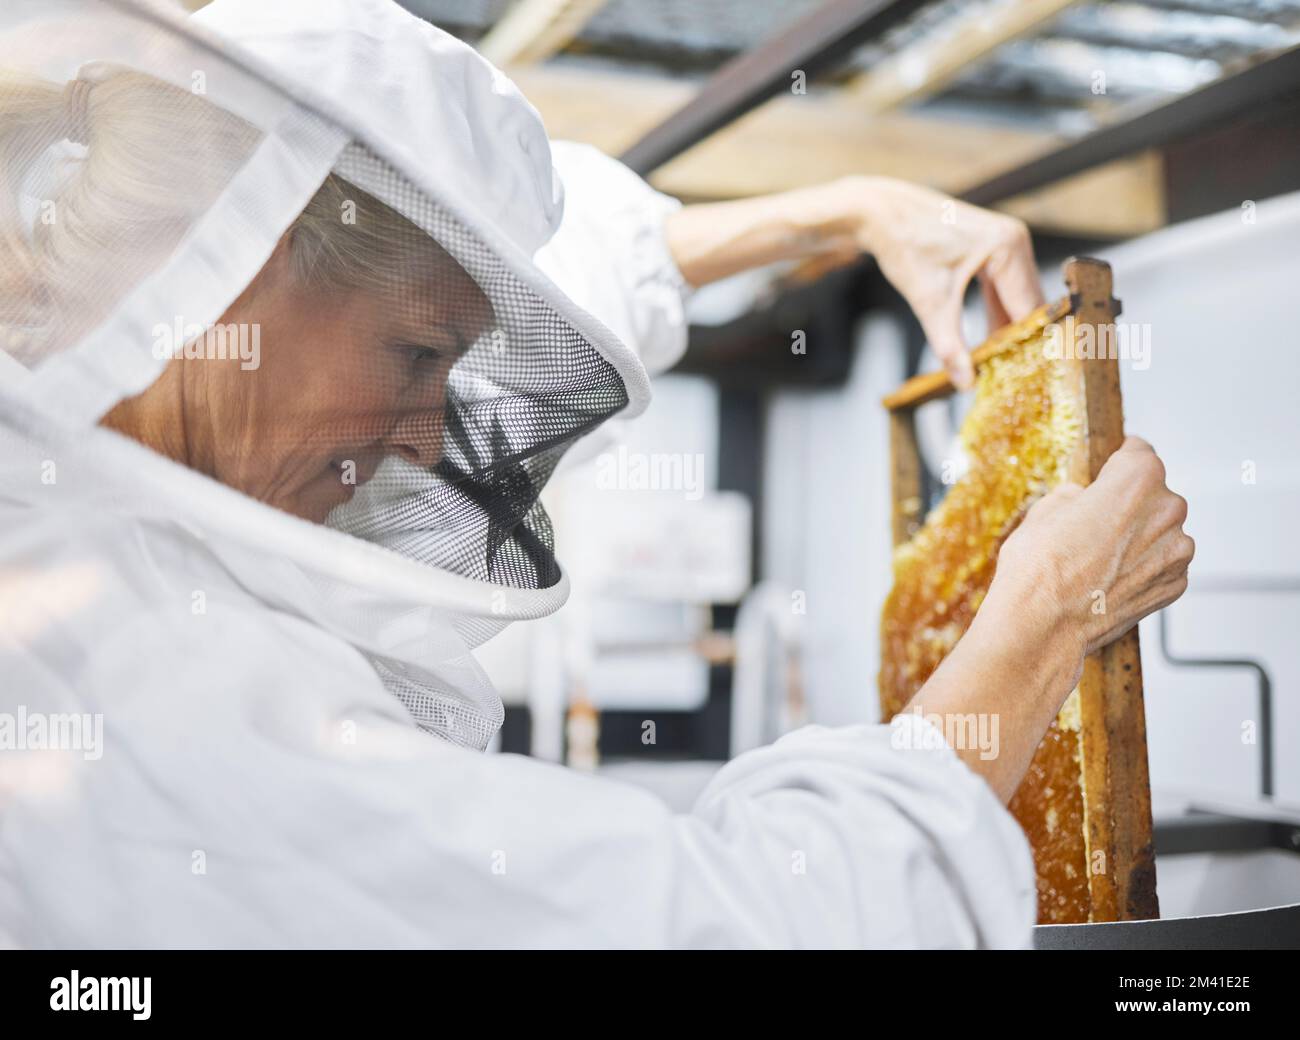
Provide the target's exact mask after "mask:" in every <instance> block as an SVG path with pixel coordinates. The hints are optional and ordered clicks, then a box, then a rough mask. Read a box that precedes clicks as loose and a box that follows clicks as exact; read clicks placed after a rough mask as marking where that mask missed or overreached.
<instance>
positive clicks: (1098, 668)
mask: <svg viewBox="0 0 1300 1040" xmlns="http://www.w3.org/2000/svg"><path fill="white" fill-rule="evenodd" d="M1064 275H1065V283H1066V287H1067V289H1068V290H1069V294H1068V295H1067V296H1065V297H1064V298H1062V299H1060V300H1058V301H1056V302H1055V303H1051V304H1047V305H1045V306H1044V307H1042V308H1039V310H1038V311H1036V312H1035V313H1034V314H1033V315H1031V316H1030V317H1028V318H1026V319H1025V320H1024V321H1022V322H1019V323H1017V324H1015V325H1012V326H1009V327H1008V328H1006V329H1003V330H1001V331H1000V332H998V333H997V334H995V335H994V336H992V337H990V339H989V340H988V341H987V342H985V343H984V344H983V345H982V346H980V347H979V348H978V349H977V350H975V351H974V352H973V361H974V363H975V365H976V367H977V368H978V367H979V366H980V365H982V364H984V363H985V362H987V361H988V359H989V358H991V357H994V356H996V355H998V354H1000V353H1003V352H1004V351H1007V350H1010V349H1012V348H1013V347H1015V346H1016V345H1017V344H1019V343H1023V342H1024V341H1025V339H1026V338H1027V336H1029V335H1033V334H1034V333H1035V332H1036V331H1037V330H1038V329H1041V328H1043V327H1045V326H1046V325H1048V324H1052V323H1055V322H1062V323H1064V324H1065V330H1066V341H1067V342H1075V343H1077V342H1080V341H1081V339H1082V337H1084V336H1091V337H1092V343H1093V344H1094V345H1099V346H1104V345H1106V344H1110V343H1114V334H1115V329H1114V323H1115V318H1116V317H1117V316H1118V314H1119V302H1118V301H1117V300H1115V298H1114V296H1113V295H1112V276H1111V270H1110V266H1109V265H1108V264H1105V263H1103V262H1102V261H1099V260H1092V259H1088V258H1072V259H1070V260H1069V261H1067V262H1066V264H1065V271H1064ZM1076 337H1078V338H1076ZM1066 353H1067V356H1066V357H1065V358H1063V359H1062V360H1061V361H1060V362H1059V363H1061V364H1067V365H1071V366H1073V368H1074V373H1075V375H1076V376H1077V378H1075V377H1073V376H1072V377H1071V378H1070V379H1069V380H1068V385H1071V386H1074V387H1077V392H1078V395H1079V401H1078V404H1079V407H1080V414H1081V415H1085V416H1086V429H1085V432H1084V435H1083V438H1082V440H1081V441H1080V444H1079V448H1078V450H1077V451H1076V453H1075V456H1074V457H1073V458H1072V459H1071V461H1070V470H1069V475H1070V479H1071V480H1074V481H1076V482H1077V483H1080V484H1088V483H1091V482H1092V480H1094V479H1095V478H1096V476H1097V473H1098V472H1099V471H1100V469H1101V467H1102V465H1103V464H1104V463H1105V461H1106V459H1107V458H1109V457H1110V455H1111V453H1112V452H1113V451H1114V450H1115V449H1116V448H1118V447H1119V445H1120V444H1121V443H1122V442H1123V439H1124V415H1123V403H1122V399H1121V395H1120V383H1119V360H1118V357H1117V356H1114V355H1116V354H1117V352H1116V351H1108V350H1097V351H1096V353H1097V355H1098V356H1097V357H1088V358H1079V357H1076V356H1070V355H1071V354H1073V353H1075V352H1073V351H1067V352H1066ZM1107 355H1111V356H1107ZM954 390H955V387H954V386H953V384H952V382H951V380H950V379H949V378H948V376H947V374H946V373H944V372H935V373H928V374H925V375H921V376H916V377H915V378H913V379H910V380H908V381H907V382H906V383H905V384H903V386H902V387H900V388H899V389H898V390H897V391H896V392H895V393H893V394H890V395H889V396H888V397H887V398H885V400H884V404H885V407H886V408H887V409H889V413H890V459H891V473H892V500H893V501H892V516H893V534H894V544H895V545H899V544H901V543H902V542H905V541H907V540H908V539H909V538H910V537H911V536H912V535H913V534H915V533H916V531H917V530H918V529H919V527H920V526H921V523H922V522H923V519H924V502H923V501H922V481H921V471H922V462H921V457H920V452H919V449H918V446H917V440H916V432H915V422H914V419H915V410H916V408H917V407H919V406H920V405H921V404H924V403H925V402H927V401H933V400H937V399H939V398H941V397H944V396H947V395H948V394H951V393H953V392H954ZM1079 711H1080V741H1079V746H1080V758H1081V761H1080V785H1081V788H1082V794H1083V803H1084V807H1085V811H1084V831H1085V842H1086V851H1087V858H1088V895H1089V903H1090V910H1089V915H1088V920H1090V921H1125V920H1134V919H1143V918H1153V917H1158V916H1159V904H1158V901H1157V898H1156V874H1155V857H1154V851H1153V846H1152V838H1151V789H1150V781H1149V777H1148V771H1147V748H1146V722H1145V716H1144V711H1143V701H1142V665H1141V658H1140V653H1139V646H1138V633H1137V629H1136V628H1134V629H1133V630H1132V631H1130V632H1129V633H1128V634H1127V635H1126V636H1124V637H1123V638H1121V639H1120V640H1118V641H1117V642H1115V643H1112V644H1111V645H1110V646H1108V647H1106V648H1105V649H1103V650H1101V651H1099V652H1098V653H1096V654H1093V655H1091V656H1089V657H1088V659H1087V661H1086V662H1085V663H1084V670H1083V676H1082V678H1081V679H1080V681H1079Z"/></svg>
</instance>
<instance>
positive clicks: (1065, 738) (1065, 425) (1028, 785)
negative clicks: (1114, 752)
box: [880, 324, 1089, 924]
mask: <svg viewBox="0 0 1300 1040" xmlns="http://www.w3.org/2000/svg"><path fill="white" fill-rule="evenodd" d="M1044 329H1045V325H1044V324H1038V325H1036V326H1031V327H1029V328H1027V329H1026V331H1025V335H1024V338H1023V340H1022V341H1021V342H1020V343H1019V344H1018V345H1016V346H1014V347H1012V348H1011V349H1009V350H1007V351H1006V352H1004V353H1001V354H999V355H997V356H996V357H993V358H991V359H990V360H989V361H987V362H986V363H985V365H984V366H983V367H981V369H980V371H979V375H978V377H977V380H976V388H975V400H974V403H973V405H972V407H971V410H970V412H969V414H968V415H967V417H966V420H965V422H964V423H963V424H962V428H961V440H962V445H963V447H964V448H965V451H966V454H967V456H968V458H969V463H970V468H969V470H968V471H967V473H966V474H965V475H964V476H962V477H961V478H960V479H959V480H958V481H957V482H956V483H954V484H953V485H952V486H951V487H949V488H948V492H947V494H946V495H945V496H944V498H943V501H942V502H940V503H939V505H938V506H936V507H935V508H934V509H933V510H932V511H931V512H930V514H929V516H927V517H926V519H925V522H924V524H923V525H922V526H921V528H920V530H919V531H917V533H916V534H915V535H914V536H913V537H912V538H911V539H910V540H909V541H907V542H905V543H904V544H902V545H900V546H899V547H898V548H897V550H896V551H895V555H894V587H893V590H892V591H891V592H890V594H889V598H888V599H887V600H886V601H885V608H884V613H883V617H882V621H881V669H880V699H881V707H882V711H883V715H884V717H885V718H886V719H888V718H891V717H892V716H893V715H894V714H896V713H897V712H898V711H900V710H901V709H902V708H903V706H904V705H905V704H906V703H907V702H908V701H909V700H910V699H911V698H912V696H913V694H915V693H916V692H917V691H918V690H919V689H920V688H921V686H922V685H923V684H924V683H925V681H926V680H927V679H928V678H929V677H930V675H931V673H933V672H934V670H935V669H936V668H937V667H938V666H939V663H940V662H941V661H942V660H943V658H944V657H945V656H946V655H947V654H948V652H949V651H950V650H951V649H952V648H953V647H954V646H956V644H957V640H958V639H960V638H961V636H962V633H964V632H965V631H966V628H967V626H968V625H969V624H970V622H971V619H972V618H973V617H974V616H975V611H976V610H978V609H979V605H980V603H981V601H982V600H983V598H984V595H985V593H986V592H987V591H988V587H989V583H990V582H991V581H992V579H993V572H994V568H995V566H996V563H997V555H998V549H999V548H1000V546H1001V545H1002V543H1003V541H1005V539H1006V538H1007V536H1008V535H1009V534H1010V533H1011V532H1012V531H1013V530H1015V527H1016V525H1017V524H1018V523H1019V522H1020V520H1021V518H1022V517H1023V516H1024V514H1025V512H1026V510H1027V509H1028V508H1029V506H1030V505H1032V504H1033V502H1034V501H1035V500H1036V499H1037V498H1039V497H1040V496H1041V495H1042V494H1044V493H1045V492H1046V491H1047V490H1048V489H1050V488H1051V487H1052V486H1053V485H1055V484H1057V483H1059V482H1060V481H1062V480H1064V479H1065V477H1066V474H1067V472H1068V468H1069V464H1070V458H1071V456H1072V455H1073V453H1074V452H1075V450H1076V448H1077V447H1078V445H1079V442H1080V439H1081V438H1082V436H1083V424H1082V421H1081V418H1080V415H1079V405H1078V401H1079V398H1078V395H1077V388H1072V387H1071V386H1069V385H1067V383H1066V380H1067V379H1069V378H1070V373H1071V371H1072V368H1071V366H1068V365H1062V364H1060V363H1059V362H1054V361H1052V360H1050V358H1049V357H1048V353H1049V352H1048V351H1047V350H1046V349H1045V344H1046V336H1045V333H1044ZM1079 740H1080V732H1079V709H1078V691H1075V692H1074V693H1072V694H1071V695H1070V698H1069V699H1068V700H1067V701H1066V703H1065V706H1064V707H1063V708H1062V709H1061V712H1060V714H1059V715H1058V716H1057V718H1056V719H1055V720H1054V721H1053V723H1052V725H1051V728H1050V729H1049V730H1048V732H1047V735H1046V736H1045V737H1044V738H1043V742H1042V744H1040V745H1039V747H1038V750H1037V752H1036V753H1035V754H1034V758H1033V761H1032V762H1031V764H1030V766H1029V772H1028V774H1027V775H1026V777H1025V779H1024V781H1023V782H1022V783H1021V785H1020V788H1019V789H1018V790H1017V791H1016V794H1015V796H1014V797H1013V798H1012V800H1011V804H1010V808H1011V812H1012V813H1013V815H1014V816H1015V818H1016V819H1017V820H1018V821H1019V823H1020V825H1021V827H1022V828H1023V829H1024V831H1025V835H1026V836H1027V838H1028V839H1029V844H1030V846H1031V848H1032V849H1033V853H1034V863H1035V866H1036V869H1037V874H1038V919H1039V921H1040V922H1041V923H1043V924H1053V923H1063V922H1077V921H1086V920H1088V911H1089V894H1088V871H1087V862H1088V854H1087V844H1086V836H1085V832H1084V811H1083V809H1084V807H1083V792H1082V783H1081V764H1080V763H1081V759H1080V745H1079Z"/></svg>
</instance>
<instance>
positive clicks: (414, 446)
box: [384, 410, 442, 466]
mask: <svg viewBox="0 0 1300 1040" xmlns="http://www.w3.org/2000/svg"><path fill="white" fill-rule="evenodd" d="M384 443H385V444H386V445H387V447H388V449H389V451H391V452H392V453H393V454H395V455H400V456H401V457H402V458H404V459H406V460H407V461H408V462H413V463H415V465H417V466H433V465H436V464H437V462H438V460H439V459H440V458H442V413H441V412H438V411H429V410H422V411H420V412H412V413H409V414H407V415H404V416H402V418H400V419H398V420H397V422H396V423H395V424H394V425H393V428H392V430H391V431H390V433H389V434H388V436H387V437H385V438H384Z"/></svg>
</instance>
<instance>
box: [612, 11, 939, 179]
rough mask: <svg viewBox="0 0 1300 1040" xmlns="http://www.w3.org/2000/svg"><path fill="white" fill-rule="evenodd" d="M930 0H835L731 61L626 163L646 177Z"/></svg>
mask: <svg viewBox="0 0 1300 1040" xmlns="http://www.w3.org/2000/svg"><path fill="white" fill-rule="evenodd" d="M928 2H929V0H830V2H829V3H825V4H822V5H821V6H820V7H818V8H816V9H815V10H813V11H811V12H810V13H809V14H808V15H806V16H805V17H804V18H801V19H800V20H799V21H797V22H795V23H794V24H793V25H791V26H790V27H789V28H788V29H786V30H785V31H784V32H782V33H779V34H778V35H776V36H774V37H772V38H771V39H770V40H767V41H766V42H765V43H762V44H760V45H759V46H758V47H755V48H754V49H753V50H752V51H748V52H746V53H744V54H741V55H739V56H738V57H736V58H734V59H732V60H731V61H729V62H727V63H726V64H725V65H724V66H722V68H720V69H719V70H718V71H717V72H716V73H714V74H713V75H712V76H711V77H710V78H709V79H708V80H707V81H706V82H705V83H704V85H703V86H702V87H701V88H700V90H699V91H698V92H697V93H696V95H695V96H694V97H693V98H692V99H691V100H690V101H688V102H687V103H686V104H685V105H683V106H682V107H681V108H680V109H678V110H677V111H676V112H674V113H673V114H672V115H670V116H669V117H668V118H667V119H665V120H664V121H663V122H662V123H660V124H659V125H658V126H656V127H655V128H654V129H653V130H651V131H650V132H649V133H648V134H646V135H645V136H644V137H643V138H641V140H639V141H638V142H637V143H636V144H634V145H633V146H632V147H631V148H629V149H628V150H627V151H626V152H625V153H624V154H623V155H622V156H621V158H622V161H623V162H624V163H625V164H626V165H627V166H630V167H631V168H632V169H633V170H635V171H636V172H637V173H639V174H641V176H643V177H644V176H646V175H648V174H649V173H651V172H652V171H653V170H655V169H657V168H658V167H660V166H662V165H663V164H664V163H666V162H668V161H669V160H670V159H672V158H674V157H675V156H677V155H680V154H681V153H682V152H684V151H686V150H687V149H688V148H690V147H691V146H692V145H694V144H697V143H698V142H700V141H702V140H704V138H706V137H708V136H709V135H710V134H711V133H713V132H714V131H715V130H719V129H721V128H722V127H724V126H726V125H727V124H728V123H730V122H732V120H734V119H737V118H739V117H740V116H742V115H744V114H745V113H746V112H748V111H750V110H751V109H753V108H756V107H757V106H759V105H761V104H762V103H763V102H764V101H766V100H768V98H771V97H775V96H776V95H777V94H779V93H781V92H782V91H784V90H789V89H790V86H791V76H792V74H793V73H794V72H795V71H796V70H802V71H803V73H804V74H805V75H806V76H807V78H808V79H812V78H813V77H814V76H815V75H817V74H818V73H819V72H824V71H826V70H827V69H829V68H832V67H834V66H835V65H836V64H837V63H838V62H840V61H842V60H843V59H844V58H846V57H847V56H848V55H849V54H850V53H851V52H852V51H853V50H855V49H856V48H857V47H860V46H862V44H864V43H868V42H870V41H871V40H873V39H877V38H879V37H880V36H881V35H882V34H883V33H885V32H887V31H888V30H889V29H891V28H893V27H894V26H895V25H897V24H899V23H900V22H902V21H903V20H904V19H906V18H908V17H910V16H911V15H913V14H915V13H916V12H917V11H919V10H920V9H921V8H922V7H924V6H926V4H927V3H928Z"/></svg>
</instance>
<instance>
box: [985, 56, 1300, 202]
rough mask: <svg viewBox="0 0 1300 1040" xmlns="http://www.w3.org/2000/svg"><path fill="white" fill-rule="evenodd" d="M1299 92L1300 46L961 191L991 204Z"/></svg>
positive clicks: (1156, 145)
mask: <svg viewBox="0 0 1300 1040" xmlns="http://www.w3.org/2000/svg"><path fill="white" fill-rule="evenodd" d="M1296 91H1300V47H1296V48H1292V49H1291V50H1288V51H1283V52H1281V53H1280V54H1277V55H1274V56H1273V57H1271V58H1265V59H1264V60H1263V61H1260V62H1258V63H1256V64H1255V65H1252V66H1251V67H1250V68H1248V69H1245V70H1244V71H1242V72H1238V73H1235V74H1233V75H1229V76H1224V77H1223V78H1222V79H1218V80H1215V81H1214V82H1213V83H1209V84H1207V85H1206V86H1204V87H1201V88H1200V89H1199V90H1193V91H1191V92H1189V93H1187V94H1183V95H1181V96H1180V97H1177V98H1175V99H1174V100H1173V101H1169V102H1166V103H1165V104H1162V105H1157V106H1156V107H1154V108H1148V109H1145V110H1144V111H1142V112H1141V113H1140V114H1138V115H1136V116H1134V117H1133V118H1131V119H1127V120H1124V121H1123V122H1119V123H1116V124H1114V125H1113V126H1106V127H1103V128H1102V129H1100V130H1097V131H1094V132H1093V133H1091V134H1088V135H1087V136H1086V137H1083V138H1081V139H1079V140H1078V141H1074V142H1071V143H1070V144H1067V145H1065V146H1064V147H1062V148H1058V149H1057V150H1056V151H1053V152H1049V153H1048V154H1047V155H1044V156H1041V157H1040V158H1038V159H1033V160H1031V161H1029V162H1028V163H1026V164H1025V165H1023V166H1020V167H1017V168H1016V169H1014V170H1009V171H1008V172H1006V173H1002V174H999V175H998V176H996V177H993V178H991V179H989V180H987V181H985V182H984V183H983V184H980V185H978V186H977V187H974V188H971V189H970V190H969V191H965V192H963V193H962V194H961V196H960V197H961V198H963V199H965V200H966V201H967V202H970V203H974V204H975V205H978V206H989V205H992V204H993V203H995V202H1001V201H1002V200H1003V199H1009V198H1011V197H1012V196H1015V195H1020V194H1021V193H1023V192H1027V191H1033V190H1034V189H1035V188H1042V187H1045V186H1046V185H1048V184H1052V183H1054V182H1055V181H1058V180H1061V179H1062V178H1064V177H1069V176H1071V175H1073V174H1076V173H1080V172H1082V171H1084V170H1087V169H1091V168H1092V167H1094V166H1100V165H1101V164H1102V163H1106V162H1110V161H1111V160H1112V159H1121V158H1123V157H1124V156H1126V155H1131V154H1132V153H1134V152H1138V151H1141V150H1142V149H1145V148H1154V147H1159V146H1160V145H1163V144H1168V143H1170V142H1171V141H1174V140H1177V139H1178V138H1180V137H1186V136H1189V135H1190V134H1193V133H1195V132H1196V131H1198V130H1200V129H1202V128H1205V127H1209V126H1212V125H1213V124H1215V123H1217V122H1221V121H1223V120H1227V119H1230V118H1232V117H1234V116H1238V115H1241V114H1243V113H1249V112H1250V111H1251V110H1253V109H1257V108H1258V107H1260V106H1262V105H1264V104H1265V103H1267V102H1269V101H1273V100H1275V99H1277V98H1280V97H1283V96H1284V95H1286V94H1289V93H1294V92H1296Z"/></svg>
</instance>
